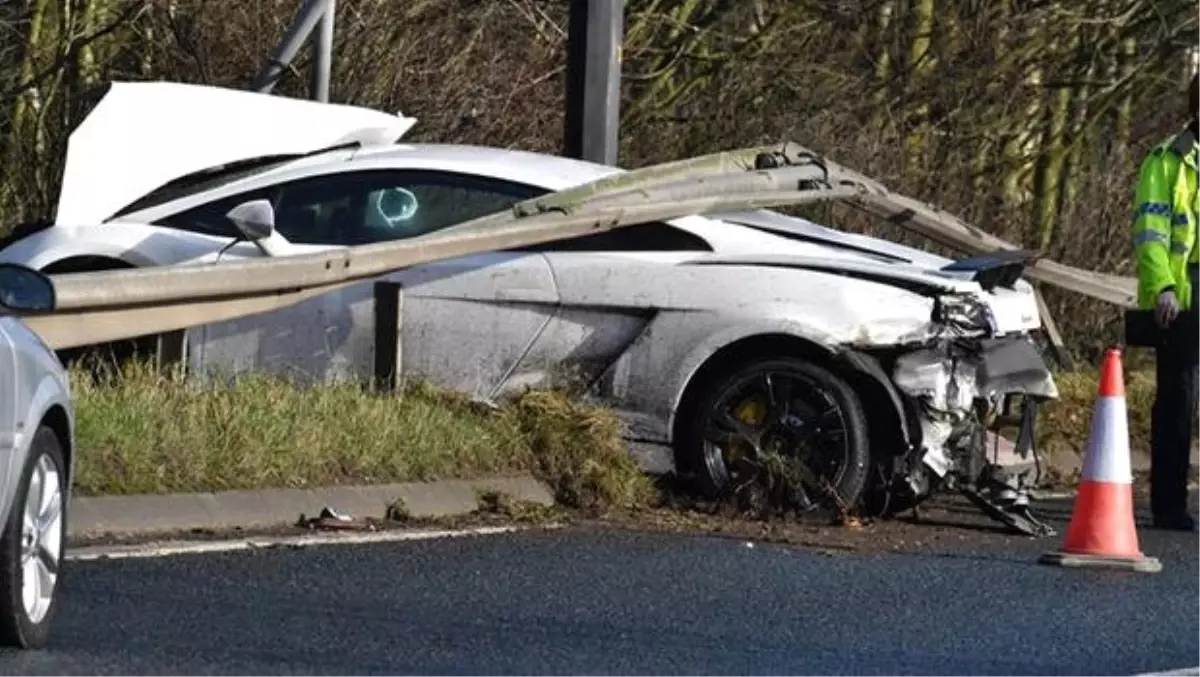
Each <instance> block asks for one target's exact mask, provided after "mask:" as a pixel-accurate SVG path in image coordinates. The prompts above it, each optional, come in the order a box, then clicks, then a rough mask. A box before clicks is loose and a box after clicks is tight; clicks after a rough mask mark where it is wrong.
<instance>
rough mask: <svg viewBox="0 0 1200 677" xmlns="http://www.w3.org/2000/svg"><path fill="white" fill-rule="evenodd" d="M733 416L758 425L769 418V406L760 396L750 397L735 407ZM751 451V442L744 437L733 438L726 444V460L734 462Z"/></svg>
mask: <svg viewBox="0 0 1200 677" xmlns="http://www.w3.org/2000/svg"><path fill="white" fill-rule="evenodd" d="M732 413H733V417H734V418H735V419H737V420H738V422H740V423H745V424H746V425H749V426H754V427H758V426H760V425H762V424H763V421H765V420H766V418H767V407H766V404H764V403H763V402H762V401H761V400H760V399H759V398H756V397H748V398H746V399H745V400H742V402H741V403H740V404H738V405H737V406H736V407H734V408H733V412H732ZM750 451H751V449H750V443H749V442H747V441H746V440H744V439H741V438H740V437H738V438H733V439H730V443H729V444H727V445H726V446H725V462H726V463H733V462H735V461H737V460H739V459H741V458H742V457H744V456H745V455H746V454H747V453H749V452H750Z"/></svg>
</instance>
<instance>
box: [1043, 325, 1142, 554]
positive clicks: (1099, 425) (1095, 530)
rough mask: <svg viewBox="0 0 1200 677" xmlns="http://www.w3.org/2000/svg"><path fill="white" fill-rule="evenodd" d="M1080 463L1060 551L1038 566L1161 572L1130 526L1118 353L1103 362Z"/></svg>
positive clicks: (1125, 429)
mask: <svg viewBox="0 0 1200 677" xmlns="http://www.w3.org/2000/svg"><path fill="white" fill-rule="evenodd" d="M1098 390H1099V392H1098V393H1097V398H1096V406H1095V409H1094V410H1093V413H1092V430H1091V435H1090V436H1089V439H1088V446H1087V451H1086V455H1085V456H1084V460H1083V473H1082V474H1083V477H1082V478H1081V481H1080V484H1079V492H1078V493H1077V494H1076V495H1075V508H1074V510H1073V512H1072V514H1071V522H1070V524H1069V525H1068V526H1067V535H1066V538H1065V539H1064V540H1065V543H1064V544H1063V548H1062V550H1060V551H1058V552H1048V553H1046V554H1045V555H1042V557H1041V559H1040V560H1038V561H1039V562H1041V563H1042V564H1055V565H1058V566H1066V567H1109V568H1119V569H1132V570H1134V571H1145V572H1157V571H1162V563H1161V562H1159V561H1158V559H1157V558H1154V557H1146V556H1145V555H1143V554H1142V551H1141V547H1140V546H1139V544H1138V535H1137V527H1136V526H1135V525H1134V523H1133V473H1132V471H1131V470H1130V458H1129V424H1128V420H1127V419H1126V415H1125V379H1124V376H1123V375H1122V373H1121V351H1120V350H1119V349H1116V348H1113V349H1110V350H1109V351H1108V353H1107V354H1106V355H1105V356H1104V365H1103V367H1102V368H1101V370H1100V386H1099V389H1098Z"/></svg>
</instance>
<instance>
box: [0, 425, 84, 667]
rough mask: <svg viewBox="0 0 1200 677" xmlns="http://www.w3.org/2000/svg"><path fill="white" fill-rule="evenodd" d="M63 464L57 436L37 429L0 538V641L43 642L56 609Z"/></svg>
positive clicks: (35, 645)
mask: <svg viewBox="0 0 1200 677" xmlns="http://www.w3.org/2000/svg"><path fill="white" fill-rule="evenodd" d="M65 469H66V464H65V463H64V462H63V454H62V445H61V444H60V442H59V439H58V435H56V434H55V433H54V431H53V430H51V429H50V428H48V427H46V426H41V427H39V428H38V430H37V433H36V434H35V435H34V438H33V443H32V444H31V445H30V450H29V457H28V458H27V459H26V461H25V467H24V468H22V470H21V483H20V486H19V487H18V488H17V491H16V494H15V496H14V497H13V503H12V508H11V509H10V510H9V516H8V523H7V524H6V525H5V528H4V535H3V536H2V537H0V644H2V645H3V646H7V647H14V648H18V649H40V648H43V647H44V646H45V645H46V642H47V640H48V639H49V636H50V627H51V625H52V624H53V622H54V616H55V614H56V612H57V610H58V598H59V594H58V593H59V590H60V589H61V587H62V563H63V553H64V551H65V547H66V537H67V530H66V524H67V513H66V508H67V488H68V487H67V482H66V470H65Z"/></svg>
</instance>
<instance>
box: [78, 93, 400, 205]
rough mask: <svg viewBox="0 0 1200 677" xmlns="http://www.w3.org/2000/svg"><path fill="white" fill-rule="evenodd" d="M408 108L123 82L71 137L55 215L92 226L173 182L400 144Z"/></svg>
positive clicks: (95, 108) (104, 99) (100, 101)
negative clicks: (357, 145) (348, 148)
mask: <svg viewBox="0 0 1200 677" xmlns="http://www.w3.org/2000/svg"><path fill="white" fill-rule="evenodd" d="M415 123H416V120H415V119H413V118H408V117H404V116H403V115H401V114H397V115H391V114H389V113H384V112H382V111H376V110H371V109H369V108H360V107H357V106H347V105H342V104H329V103H320V102H316V101H306V100H302V99H292V98H287V97H282V96H274V95H270V94H260V93H257V92H251V91H243V90H236V89H226V88H222V87H210V86H206V85H191V84H183V83H176V82H114V83H111V84H109V85H106V86H105V88H104V89H103V90H102V94H101V96H100V100H99V102H98V103H97V104H96V105H95V107H94V108H93V109H92V111H91V112H90V113H89V114H88V116H87V117H86V118H84V120H83V122H81V123H80V124H79V126H78V127H76V128H75V130H74V131H73V132H72V133H71V136H70V138H69V139H68V142H67V157H66V166H65V169H64V171H63V178H62V188H61V190H60V192H59V196H58V208H57V211H56V213H55V221H56V222H58V223H61V224H64V225H65V224H73V225H91V224H98V223H101V222H103V221H104V220H106V219H108V218H110V217H111V216H112V215H113V214H114V213H115V212H116V211H117V210H119V209H120V208H122V207H124V206H125V205H128V204H130V203H131V202H133V201H134V200H137V199H138V198H141V197H142V196H144V195H145V194H146V193H149V192H150V191H152V190H154V189H155V188H158V187H159V186H162V185H163V184H165V183H167V182H169V181H172V180H174V179H178V178H180V177H182V176H186V175H188V174H191V173H193V172H197V171H200V170H202V169H208V168H211V167H216V166H219V165H223V164H227V163H230V162H236V161H239V160H246V159H250V158H255V157H260V156H267V155H299V154H303V153H308V152H312V151H315V150H320V149H322V148H327V147H330V146H336V145H340V144H345V143H350V142H353V141H359V142H364V143H365V142H373V143H395V141H396V140H397V139H399V138H400V137H402V136H403V135H404V134H405V133H407V132H408V130H409V129H411V128H412V126H413V125H414V124H415Z"/></svg>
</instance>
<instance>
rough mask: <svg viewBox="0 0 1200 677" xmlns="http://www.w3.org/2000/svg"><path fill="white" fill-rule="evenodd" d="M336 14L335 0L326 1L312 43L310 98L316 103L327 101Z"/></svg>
mask: <svg viewBox="0 0 1200 677" xmlns="http://www.w3.org/2000/svg"><path fill="white" fill-rule="evenodd" d="M336 12H337V0H327V1H326V4H325V13H324V14H323V15H321V23H320V25H319V26H318V28H317V39H316V41H315V42H313V46H312V48H313V62H312V97H313V98H314V99H316V100H317V101H324V102H328V101H329V72H330V70H332V64H333V19H334V15H335V14H336Z"/></svg>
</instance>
